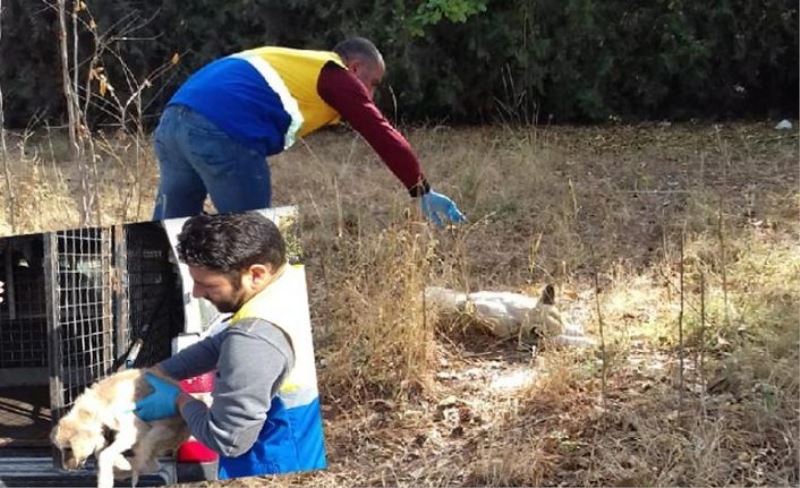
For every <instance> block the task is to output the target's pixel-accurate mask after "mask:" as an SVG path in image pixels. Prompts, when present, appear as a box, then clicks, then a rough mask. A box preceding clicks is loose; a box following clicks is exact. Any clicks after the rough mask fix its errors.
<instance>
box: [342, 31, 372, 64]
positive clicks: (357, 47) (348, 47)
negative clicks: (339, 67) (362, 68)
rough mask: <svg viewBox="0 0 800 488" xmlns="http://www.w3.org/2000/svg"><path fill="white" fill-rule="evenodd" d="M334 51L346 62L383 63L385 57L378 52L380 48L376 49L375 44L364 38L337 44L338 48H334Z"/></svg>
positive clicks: (350, 39)
mask: <svg viewBox="0 0 800 488" xmlns="http://www.w3.org/2000/svg"><path fill="white" fill-rule="evenodd" d="M333 51H334V52H335V53H336V54H338V55H339V57H340V58H342V61H344V62H347V61H350V60H353V59H362V60H365V61H371V62H375V63H382V62H383V56H382V55H381V52H380V51H378V48H377V47H375V44H373V43H372V41H370V40H369V39H365V38H363V37H351V38H349V39H346V40H344V41H342V42H340V43H339V44H337V45H336V47H334V48H333Z"/></svg>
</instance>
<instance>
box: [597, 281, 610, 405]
mask: <svg viewBox="0 0 800 488" xmlns="http://www.w3.org/2000/svg"><path fill="white" fill-rule="evenodd" d="M594 303H595V307H596V309H597V325H598V328H599V329H600V355H601V356H602V360H603V362H602V365H601V368H602V370H601V377H600V384H601V393H602V396H603V415H605V413H606V411H607V405H606V375H607V366H606V363H607V362H608V361H607V356H606V336H605V331H604V327H603V313H602V310H601V308H600V279H599V277H598V273H597V267H595V270H594Z"/></svg>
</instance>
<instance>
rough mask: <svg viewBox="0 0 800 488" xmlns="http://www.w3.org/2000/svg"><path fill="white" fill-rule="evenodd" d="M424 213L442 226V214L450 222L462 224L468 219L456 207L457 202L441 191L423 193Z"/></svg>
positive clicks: (438, 225)
mask: <svg viewBox="0 0 800 488" xmlns="http://www.w3.org/2000/svg"><path fill="white" fill-rule="evenodd" d="M421 203H422V213H424V214H425V217H427V218H428V220H430V221H431V222H433V223H434V224H436V226H437V227H442V225H443V224H442V216H444V217H445V218H446V219H447V220H448V221H449V222H452V223H454V224H461V223H463V222H466V221H467V219H466V217H464V214H462V213H461V211H460V210H459V209H458V207H456V204H455V203H454V202H453V201H452V200H450V199H449V198H448V197H446V196H444V195H442V194H441V193H436V192H435V191H433V190H431V191H429V192H428V193H426V194H424V195H422V201H421Z"/></svg>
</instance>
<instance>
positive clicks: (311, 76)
mask: <svg viewBox="0 0 800 488" xmlns="http://www.w3.org/2000/svg"><path fill="white" fill-rule="evenodd" d="M385 71H386V66H385V64H384V61H383V57H382V56H381V53H380V52H379V51H378V49H377V48H376V47H375V45H374V44H372V42H370V41H368V40H367V39H363V38H359V37H356V38H352V39H348V40H346V41H343V42H341V43H339V44H338V45H337V46H336V47H335V48H334V50H333V51H331V52H328V51H309V50H301V49H288V48H281V47H270V46H267V47H261V48H258V49H252V50H249V51H244V52H240V53H238V54H233V55H231V56H227V57H224V58H222V59H218V60H216V61H214V62H212V63H210V64H208V65H207V66H205V67H204V68H202V69H200V70H199V71H197V72H196V73H195V74H194V75H192V76H191V77H190V78H189V79H188V80H187V81H186V82H185V83H184V84H183V86H181V87H180V89H178V91H177V92H176V93H175V95H174V96H173V97H172V99H171V100H170V102H169V104H168V105H167V108H166V109H165V111H164V113H163V115H162V116H161V121H160V123H159V125H158V128H157V129H156V132H155V150H156V155H157V156H158V161H159V169H160V172H161V181H160V184H159V188H158V195H157V197H156V205H155V210H154V215H153V218H154V219H155V220H160V219H165V218H172V217H187V216H191V215H197V214H199V213H200V212H201V210H202V206H203V201H204V200H205V197H206V194H210V195H211V200H212V201H213V202H214V205H215V206H216V208H217V210H218V211H219V212H222V213H227V212H241V211H245V210H253V209H260V208H267V207H269V206H270V199H271V188H270V171H269V166H268V165H267V164H266V163H265V158H266V157H267V156H271V155H273V154H278V153H280V152H281V151H284V150H285V149H288V148H289V147H290V146H291V145H292V144H293V143H294V141H295V139H296V138H297V137H302V136H305V135H307V134H309V133H311V132H314V131H315V130H317V129H319V128H320V127H323V126H326V125H330V124H336V123H339V122H340V121H341V120H342V119H344V120H345V121H347V122H348V123H349V124H350V125H351V126H352V127H353V128H354V129H355V130H356V131H358V132H359V133H360V134H361V135H362V136H363V137H364V138H365V139H366V140H367V142H368V143H369V144H370V145H371V146H372V148H373V149H374V150H375V151H376V152H377V153H378V155H379V156H380V157H381V159H382V160H383V161H384V162H385V163H386V165H387V166H388V167H389V169H390V170H391V171H392V172H393V173H394V174H395V176H397V178H399V179H400V181H401V182H402V183H403V185H405V187H406V188H407V189H408V191H409V193H410V194H411V196H412V197H418V198H420V201H421V205H422V209H423V212H424V213H425V215H426V216H427V217H428V218H429V219H430V220H432V221H433V222H434V223H436V224H437V225H441V224H442V223H443V221H451V222H462V221H463V220H464V216H463V215H462V214H461V212H460V211H459V210H458V207H457V206H456V205H455V203H453V201H452V200H450V199H449V198H448V197H446V196H444V195H442V194H440V193H437V192H435V191H433V190H431V187H430V185H429V184H428V182H427V180H426V179H425V177H424V175H423V173H422V169H421V167H420V164H419V161H418V160H417V157H416V156H415V154H414V152H413V150H412V149H411V146H410V144H409V143H408V141H407V140H406V139H405V138H404V137H403V136H402V135H401V134H400V132H398V131H397V130H396V129H395V128H394V127H392V125H391V124H390V123H389V122H388V121H387V120H386V118H385V117H384V116H383V115H382V114H381V112H380V111H379V110H378V108H377V107H376V106H375V104H374V103H373V101H372V96H373V93H374V91H375V87H376V86H378V84H379V83H380V82H381V80H382V79H383V75H384V72H385Z"/></svg>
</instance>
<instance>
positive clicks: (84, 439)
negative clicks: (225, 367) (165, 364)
mask: <svg viewBox="0 0 800 488" xmlns="http://www.w3.org/2000/svg"><path fill="white" fill-rule="evenodd" d="M145 372H151V373H154V374H156V373H155V372H154V371H150V370H148V371H145V370H141V369H129V370H125V371H122V372H119V373H116V374H113V375H111V376H108V377H107V378H104V379H102V380H100V381H99V382H97V383H95V384H94V385H92V386H91V387H90V388H87V389H86V390H85V391H84V392H83V393H82V394H81V395H80V396H79V397H78V398H77V399H76V400H75V403H74V404H73V406H72V408H71V409H70V411H69V412H68V413H67V414H66V415H65V416H64V417H62V418H61V420H59V422H58V425H56V427H55V428H54V429H53V432H52V433H51V440H52V442H53V444H54V445H55V446H56V447H57V448H58V449H60V450H61V453H62V456H63V459H64V466H65V467H66V468H67V469H79V468H81V467H83V466H84V464H85V463H86V460H87V459H88V458H89V456H91V455H92V454H94V456H95V459H96V464H97V486H98V488H113V486H114V476H115V471H116V474H118V475H120V476H130V477H131V481H132V486H136V483H137V482H138V477H139V475H140V474H145V473H152V472H155V471H157V470H158V468H159V464H158V461H157V458H158V456H160V455H163V454H165V453H166V452H168V451H170V450H174V449H176V448H177V447H178V446H179V445H180V444H181V443H182V442H184V441H186V440H187V439H188V438H189V430H188V428H187V427H186V423H185V422H184V420H183V418H182V417H181V416H180V415H177V416H174V417H170V418H166V419H163V420H158V421H155V422H143V421H142V420H140V419H139V417H137V416H136V415H135V414H134V413H133V410H134V408H135V402H136V401H137V400H139V399H141V398H143V397H145V396H147V395H149V394H150V393H151V387H150V385H148V384H147V381H146V380H145ZM170 381H171V380H170ZM109 434H110V435H109ZM109 437H110V438H111V439H109ZM109 441H110V442H109ZM128 450H132V452H133V457H132V458H130V459H128V458H126V457H125V456H124V455H123V453H125V452H126V451H128Z"/></svg>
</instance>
